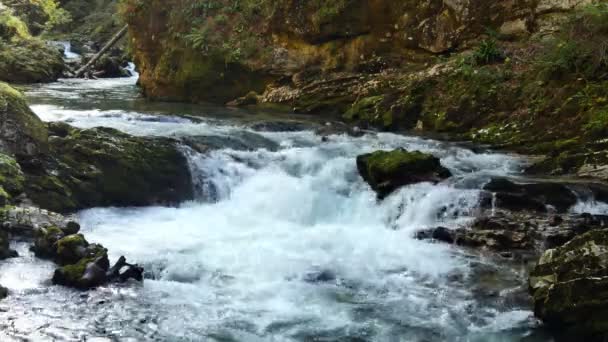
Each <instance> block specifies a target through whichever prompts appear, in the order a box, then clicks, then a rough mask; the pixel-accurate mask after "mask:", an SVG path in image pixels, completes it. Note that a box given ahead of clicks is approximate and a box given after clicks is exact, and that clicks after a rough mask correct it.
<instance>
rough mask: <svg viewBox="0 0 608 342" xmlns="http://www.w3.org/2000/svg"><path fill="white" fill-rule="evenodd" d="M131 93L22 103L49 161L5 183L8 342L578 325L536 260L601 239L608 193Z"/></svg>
mask: <svg viewBox="0 0 608 342" xmlns="http://www.w3.org/2000/svg"><path fill="white" fill-rule="evenodd" d="M135 80H136V78H131V79H116V80H99V81H84V80H64V81H61V82H59V83H55V84H49V85H42V86H36V87H31V88H30V89H29V90H28V92H27V95H28V99H29V101H30V103H31V104H32V110H33V113H35V115H36V117H40V118H42V120H44V121H45V123H40V124H39V125H40V127H42V128H41V130H44V131H45V132H48V133H46V134H48V140H46V139H43V141H44V144H42V145H39V144H35V146H38V147H39V148H41V147H40V146H43V147H44V148H43V150H36V149H34V151H35V152H36V155H40V153H42V155H43V156H44V155H46V154H45V153H48V152H46V151H50V153H49V154H48V155H47V156H48V158H50V159H48V158H36V159H39V160H40V162H38V163H35V164H33V165H32V164H31V163H25V162H24V161H25V160H32V159H31V158H25V157H24V154H23V153H21V154H18V155H21V157H18V158H17V162H18V163H17V164H13V165H16V166H14V167H13V169H11V168H9V169H8V170H14V169H15V168H16V167H18V168H19V170H18V171H10V172H18V173H19V174H20V175H21V176H19V179H20V181H19V182H18V185H19V186H17V187H16V188H11V187H10V184H7V183H3V186H4V187H5V188H6V189H7V195H8V197H7V199H6V200H7V201H8V202H7V203H9V204H10V205H11V206H12V205H17V206H18V207H17V208H13V209H6V211H5V214H4V215H5V216H4V217H5V218H4V222H5V224H4V225H3V227H4V228H3V229H4V231H6V233H5V234H7V235H6V236H5V240H4V241H7V242H10V243H9V245H6V244H5V245H3V246H4V247H5V249H4V250H5V251H6V253H7V256H11V257H13V258H10V259H7V260H6V261H4V262H2V263H0V284H2V285H3V286H5V287H6V289H7V291H6V292H7V293H6V294H7V295H8V297H7V298H6V299H5V300H4V301H3V302H0V308H1V309H2V310H0V322H2V323H1V324H2V326H3V327H4V329H3V330H2V333H0V334H2V335H1V336H2V338H3V339H8V340H11V339H19V338H30V339H35V340H36V339H40V340H46V339H53V338H55V339H63V340H82V339H88V338H93V337H95V338H106V339H125V338H126V339H128V338H131V339H140V340H193V339H194V340H196V339H201V338H204V339H211V340H235V341H240V340H264V339H268V338H275V339H279V340H296V341H297V340H307V339H328V340H352V339H357V340H385V339H391V338H398V339H403V338H405V339H408V340H412V341H425V340H456V341H467V340H468V341H470V340H479V341H488V340H497V341H498V340H499V341H505V340H509V341H510V340H513V341H515V340H520V339H522V338H526V339H527V340H531V341H548V340H551V338H552V337H551V336H552V335H553V334H554V331H553V330H552V327H554V326H556V325H555V324H557V325H559V326H563V327H567V326H573V327H580V325H579V323H578V322H579V321H578V320H577V319H573V318H572V317H578V316H577V315H574V316H573V315H572V314H571V312H570V311H568V309H563V307H562V308H560V309H557V308H556V307H555V306H554V304H553V302H552V300H553V298H556V297H555V295H553V293H552V292H551V291H553V290H551V289H552V287H551V284H553V283H551V280H550V279H553V282H554V283H555V284H562V283H564V284H566V283H565V282H564V280H562V279H573V278H572V277H573V275H568V274H567V273H564V271H563V270H562V271H558V270H555V271H552V270H551V269H549V268H546V267H544V268H542V267H541V266H539V267H540V268H538V267H537V268H534V265H535V264H536V262H537V260H538V258H539V257H540V255H541V254H542V253H543V252H544V251H545V250H546V249H548V248H555V247H558V248H559V249H558V250H557V251H558V252H551V253H554V254H552V255H554V256H555V257H554V258H556V257H557V256H556V255H561V254H555V253H566V252H565V251H567V250H569V249H573V248H574V249H575V248H578V247H576V246H579V245H581V244H582V245H585V244H584V243H581V242H580V241H589V242H587V245H589V244H593V245H594V246H600V245H601V243H603V242H601V241H603V240H601V239H599V238H596V237H597V235H594V234H597V233H595V232H598V231H600V232H601V231H602V229H604V227H605V225H606V217H605V216H602V215H603V214H605V213H607V212H608V210H607V209H608V205H606V204H605V203H604V202H602V201H604V200H605V198H606V188H605V186H604V185H602V184H599V183H592V182H591V183H590V182H581V181H577V180H563V179H536V178H529V177H526V176H525V174H523V171H524V170H525V169H526V166H527V165H528V164H529V162H528V160H527V159H526V158H525V157H523V156H518V155H511V154H505V153H497V152H492V151H488V150H483V149H479V148H478V149H475V151H473V150H471V149H470V148H468V147H466V145H459V144H455V143H444V142H439V141H434V140H428V139H424V138H420V137H414V136H407V135H398V134H390V133H374V132H361V131H360V130H356V129H346V128H345V126H342V125H339V124H335V123H334V124H329V123H325V122H323V121H314V120H312V121H309V120H300V121H293V117H291V119H281V118H280V115H279V116H274V117H273V119H271V120H269V119H268V117H265V116H264V115H263V113H256V112H248V111H242V110H234V109H226V108H221V107H212V106H189V105H184V106H176V105H171V106H167V105H165V104H162V103H161V104H156V105H155V104H150V103H144V102H141V101H140V100H139V99H138V97H137V92H135V91H133V87H134V82H135ZM85 94H86V96H82V95H85ZM13 95H15V94H14V93H13ZM15 96H16V95H15ZM16 99H17V100H18V101H21V100H19V97H16ZM25 113H27V112H25ZM28 115H29V116H28V117H31V118H34V117H33V116H32V115H33V114H28ZM100 126H102V127H105V128H103V129H102V128H94V127H100ZM30 136H31V135H30ZM33 141H34V140H33ZM17 147H20V146H18V145H15V148H17ZM61 148H66V150H64V152H60V151H62V150H60V149H61ZM132 149H133V150H134V151H139V152H137V153H134V154H132V155H131V154H129V153H131V152H130V151H131V150H132ZM147 149H153V151H155V152H151V153H154V158H153V159H150V158H138V157H137V156H138V155H141V154H142V153H144V154H145V153H147V152H145V151H146V150H147ZM167 149H169V150H171V151H176V152H171V153H168V154H167V153H164V152H163V153H157V151H165V150H167ZM379 150H380V151H385V152H377V151H379ZM175 153H177V154H176V155H177V156H179V157H178V158H177V159H174V158H176V157H172V156H173V155H175ZM87 156H90V157H87ZM412 163H413V164H412ZM9 165H10V164H9ZM167 167H169V168H170V170H176V171H177V172H173V171H171V172H169V171H167ZM121 170H124V171H121ZM146 170H149V171H146ZM163 170H164V171H163ZM156 171H158V172H156ZM147 172H149V176H146V175H147V174H148V173H147ZM378 172H379V173H378ZM404 174H407V175H409V176H408V177H407V178H403V177H402V176H401V175H404ZM394 175H399V177H398V178H394ZM45 177H49V178H48V179H50V180H52V181H44V182H43V181H42V180H43V179H44V178H45ZM146 177H152V178H146ZM158 177H165V179H166V180H160V179H161V178H158ZM366 180H367V181H368V182H370V183H371V185H370V184H367V183H366ZM112 182H118V183H117V184H120V185H119V186H116V187H113V186H112V185H111V184H113V183H112ZM176 182H177V183H176ZM36 184H52V187H47V188H46V189H45V192H44V194H45V195H46V196H47V198H56V199H57V200H49V201H46V202H45V201H41V200H39V199H37V197H36V196H37V194H40V192H39V190H38V187H37V186H36ZM146 184H148V186H145V187H143V186H144V185H146ZM175 184H183V185H179V186H176V185H175ZM374 189H376V191H378V192H376V191H374ZM9 190H10V191H9ZM169 190H171V191H170V192H167V191H169ZM388 190H390V191H388ZM21 192H23V193H25V195H22V194H20V193H21ZM89 194H90V195H89ZM176 195H179V196H178V197H176ZM127 199H129V201H126V200H127ZM32 200H33V203H34V204H36V205H38V206H43V207H49V208H52V209H54V210H59V211H63V212H66V213H68V212H75V210H78V209H84V208H89V209H86V210H83V211H76V212H75V213H76V215H73V216H63V215H60V214H53V213H52V212H47V211H44V210H41V209H35V208H32V207H31V206H32ZM70 201H71V202H70ZM64 203H72V206H71V207H66V206H63V204H64ZM120 206H123V207H124V206H131V207H127V208H118V207H120ZM134 206H139V208H137V207H134ZM92 207H96V208H92ZM7 208H11V207H7ZM585 233H586V234H585ZM588 236H589V237H592V239H593V240H585V239H588V238H587V237H588ZM573 239H574V240H573ZM570 240H572V241H573V242H571V243H570V244H567V243H568V241H570ZM577 241H579V242H577ZM591 241H595V242H591ZM564 244H566V245H565V246H566V247H559V246H563V245H564ZM567 246H570V247H567ZM106 248H107V250H106ZM562 250H563V251H564V252H562ZM594 250H595V249H594ZM15 253H17V255H18V256H17V257H15ZM100 253H101V254H100ZM548 253H549V252H548ZM121 256H125V257H126V260H127V261H128V262H129V263H126V262H125V259H123V258H121ZM543 260H547V261H546V262H545V263H549V264H550V263H551V262H553V261H549V260H555V259H549V258H548V256H543ZM593 260H596V259H593ZM579 262H582V263H586V262H588V261H586V259H581V260H579ZM114 264H117V265H118V266H116V267H112V265H114ZM66 265H72V266H67V269H66ZM602 265H603V264H602V263H600V264H599V266H597V267H596V268H595V269H594V271H593V273H590V274H579V275H578V278H580V279H582V280H581V281H589V279H594V278H593V277H597V276H598V275H600V274H601V272H602V271H601V270H602V269H603V268H602V267H603V266H602ZM74 270H76V271H77V272H76V274H77V275H76V276H73V274H74V273H73V271H74ZM531 270H532V274H533V277H532V278H530V280H528V274H529V272H530V271H531ZM551 272H555V273H556V274H561V275H560V276H558V277H554V276H553V275H552V274H553V273H551ZM564 274H565V275H564ZM592 275H593V276H592ZM564 277H565V278H564ZM127 278H134V279H135V280H130V281H127V282H126V283H124V281H125V280H126V279H127ZM142 278H143V286H142V285H139V284H137V281H136V280H138V279H139V280H142ZM578 278H577V279H578ZM538 279H542V281H539V280H538ZM584 279H587V280H584ZM93 280H95V281H94V282H93ZM52 283H55V284H57V285H69V286H72V287H74V288H76V289H75V290H70V289H69V288H66V287H63V286H57V285H55V286H53V285H52ZM93 286H95V287H97V289H95V290H92V291H85V292H81V290H77V289H78V288H80V289H82V288H90V287H93ZM559 286H562V285H559ZM589 286H595V285H593V284H592V285H589ZM529 287H530V289H531V292H529ZM560 288H563V287H560ZM560 291H561V290H560ZM530 294H532V295H533V297H532V296H531V295H530ZM580 295H584V292H583V293H580ZM557 298H559V297H557ZM576 298H579V299H580V300H581V301H584V300H585V298H584V297H576ZM579 299H576V300H579ZM573 300H574V299H573ZM541 303H543V304H541ZM600 307H601V306H600ZM594 308H595V307H594V306H590V307H588V309H587V311H585V312H586V313H587V314H589V315H592V314H594V313H595V312H596V311H594V310H596V309H594ZM535 313H536V315H537V316H538V317H539V318H543V319H546V323H548V325H547V326H546V328H545V327H543V326H542V325H541V321H540V320H538V319H537V318H535V316H534V314H535ZM560 315H561V316H560ZM201 317H204V318H201ZM580 317H585V316H582V315H581V316H580ZM563 322H566V323H565V325H564V323H563ZM601 324H602V323H601V321H600V322H595V323H593V325H585V326H584V332H586V333H591V335H589V336H592V335H593V332H594V331H595V330H593V329H595V327H598V326H599V327H601ZM576 331H577V333H580V330H576ZM555 336H567V335H565V334H564V332H559V333H556V335H555Z"/></svg>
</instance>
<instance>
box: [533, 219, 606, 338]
mask: <svg viewBox="0 0 608 342" xmlns="http://www.w3.org/2000/svg"><path fill="white" fill-rule="evenodd" d="M529 286H530V293H531V294H532V296H533V299H534V313H535V315H536V316H537V317H538V318H540V319H542V320H543V321H544V322H545V323H546V324H547V325H548V326H549V327H551V328H553V329H556V330H560V331H562V332H563V333H564V334H568V336H576V337H577V338H579V339H583V340H586V341H591V340H598V341H603V340H605V339H606V338H607V337H608V230H593V231H590V232H587V233H585V234H583V235H580V236H578V237H576V238H574V239H573V240H572V241H570V242H568V243H567V244H565V245H564V246H562V247H559V248H556V249H550V250H547V251H546V252H545V253H544V254H543V256H542V257H541V259H540V261H539V262H538V264H537V265H536V267H535V268H534V269H533V270H532V272H530V278H529Z"/></svg>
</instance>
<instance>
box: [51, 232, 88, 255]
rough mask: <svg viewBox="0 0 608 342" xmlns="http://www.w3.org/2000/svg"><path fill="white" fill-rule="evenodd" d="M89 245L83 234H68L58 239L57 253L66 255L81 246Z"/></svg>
mask: <svg viewBox="0 0 608 342" xmlns="http://www.w3.org/2000/svg"><path fill="white" fill-rule="evenodd" d="M87 245H88V242H87V240H85V238H84V235H82V234H73V235H68V236H66V237H64V238H62V239H61V240H59V241H57V254H59V255H65V254H67V253H71V252H72V251H74V250H76V249H77V248H79V247H86V246H87Z"/></svg>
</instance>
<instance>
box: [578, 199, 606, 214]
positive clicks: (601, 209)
mask: <svg viewBox="0 0 608 342" xmlns="http://www.w3.org/2000/svg"><path fill="white" fill-rule="evenodd" d="M570 211H571V212H573V213H576V214H582V213H589V214H592V215H608V203H604V202H598V201H595V200H593V199H591V200H586V201H579V202H578V203H576V205H575V206H574V207H572V209H570Z"/></svg>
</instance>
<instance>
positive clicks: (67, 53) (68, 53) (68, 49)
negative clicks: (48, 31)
mask: <svg viewBox="0 0 608 342" xmlns="http://www.w3.org/2000/svg"><path fill="white" fill-rule="evenodd" d="M49 44H52V45H55V46H60V47H62V48H63V55H64V57H65V58H66V59H78V58H80V55H79V54H77V53H75V52H73V51H72V43H70V42H67V41H50V42H49Z"/></svg>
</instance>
